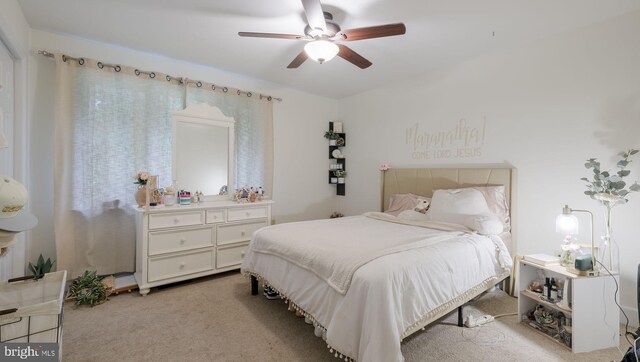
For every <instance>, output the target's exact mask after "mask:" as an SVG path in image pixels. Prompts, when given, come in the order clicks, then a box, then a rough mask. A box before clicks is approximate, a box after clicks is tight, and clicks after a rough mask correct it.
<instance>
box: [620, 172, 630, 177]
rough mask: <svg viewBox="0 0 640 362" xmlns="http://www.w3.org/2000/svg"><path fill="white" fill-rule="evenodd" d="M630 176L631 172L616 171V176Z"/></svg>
mask: <svg viewBox="0 0 640 362" xmlns="http://www.w3.org/2000/svg"><path fill="white" fill-rule="evenodd" d="M630 174H631V170H620V171H618V176H620V177H627V176H629V175H630Z"/></svg>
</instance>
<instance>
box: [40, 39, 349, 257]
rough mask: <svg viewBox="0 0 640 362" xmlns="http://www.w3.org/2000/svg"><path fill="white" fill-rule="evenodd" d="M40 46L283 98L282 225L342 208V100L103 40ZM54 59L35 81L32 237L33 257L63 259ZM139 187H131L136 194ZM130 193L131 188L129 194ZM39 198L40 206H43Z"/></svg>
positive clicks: (277, 181)
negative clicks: (56, 215) (330, 173)
mask: <svg viewBox="0 0 640 362" xmlns="http://www.w3.org/2000/svg"><path fill="white" fill-rule="evenodd" d="M31 38H32V47H33V49H44V50H47V51H50V52H61V53H64V54H67V55H70V56H74V57H86V58H94V59H99V60H102V61H103V62H106V63H116V64H122V65H129V66H134V67H137V68H140V69H144V70H154V71H158V72H163V73H167V74H171V75H174V76H182V77H187V78H190V79H198V80H203V81H209V82H214V83H216V84H219V85H225V86H229V87H234V88H239V89H243V90H249V91H252V92H254V93H255V92H261V93H264V94H270V95H273V96H276V97H282V98H283V101H282V102H274V107H273V112H274V142H275V145H274V159H275V160H274V191H273V198H274V200H275V202H276V203H275V205H274V206H273V217H274V219H275V220H276V222H278V223H281V222H286V221H298V220H307V219H315V218H326V217H328V216H329V215H330V214H331V213H332V212H333V209H334V206H335V197H334V196H333V195H335V190H334V188H333V187H332V186H330V185H328V184H327V179H326V164H327V163H328V160H327V154H326V150H327V145H326V140H325V139H324V138H323V137H322V135H323V133H324V130H325V129H327V127H328V122H329V121H330V120H332V119H335V117H336V115H337V112H338V101H336V100H332V99H328V98H323V97H319V96H314V95H310V94H308V93H303V92H300V91H296V90H293V89H290V88H285V87H282V86H278V85H275V84H272V83H266V82H261V81H258V80H254V79H250V78H247V77H243V76H240V75H235V74H231V73H228V72H223V71H220V70H216V69H213V68H210V67H205V66H201V65H196V64H192V63H187V62H184V61H179V60H173V59H168V58H166V57H161V56H157V55H153V54H148V53H143V52H139V51H135V50H131V49H125V48H120V47H116V46H112V45H107V44H103V43H96V42H91V41H87V40H83V39H78V38H73V37H68V36H62V35H57V34H53V33H48V32H42V31H37V30H32V33H31ZM54 72H55V64H54V61H53V60H51V59H49V58H45V57H42V56H38V55H33V56H32V67H31V77H30V99H31V102H30V109H31V113H32V127H31V141H32V150H31V152H32V155H33V159H34V162H33V163H32V164H31V172H32V175H33V177H32V178H33V182H32V183H33V185H34V187H33V188H32V189H33V190H32V193H33V195H34V197H33V199H34V202H33V205H34V213H35V214H36V216H38V218H39V219H40V224H39V225H38V227H37V228H36V229H35V230H34V231H33V232H32V235H33V237H32V238H31V242H30V244H29V254H30V258H31V259H33V258H34V257H37V256H38V255H39V254H40V253H43V254H44V255H51V256H54V255H55V243H54V236H53V214H52V210H53V193H54V192H55V191H54V189H53V158H52V153H53V152H52V150H53V139H52V134H53V127H54V125H53V85H54V80H55V77H54ZM133 191H134V190H133V188H132V189H131V190H130V192H131V194H132V195H133ZM124 192H126V190H125V191H124ZM35 200H37V203H36V202H35Z"/></svg>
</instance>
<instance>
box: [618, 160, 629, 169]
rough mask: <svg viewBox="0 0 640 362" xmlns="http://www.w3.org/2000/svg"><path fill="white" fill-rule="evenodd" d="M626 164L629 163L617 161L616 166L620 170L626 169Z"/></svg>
mask: <svg viewBox="0 0 640 362" xmlns="http://www.w3.org/2000/svg"><path fill="white" fill-rule="evenodd" d="M628 164H629V161H627V160H620V161H618V163H617V166H618V167H620V168H625V167H627V165H628Z"/></svg>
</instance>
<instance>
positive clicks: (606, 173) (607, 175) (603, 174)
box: [600, 171, 609, 177]
mask: <svg viewBox="0 0 640 362" xmlns="http://www.w3.org/2000/svg"><path fill="white" fill-rule="evenodd" d="M600 174H601V175H602V176H604V177H609V171H602V172H601V173H600Z"/></svg>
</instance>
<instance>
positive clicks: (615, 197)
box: [581, 149, 640, 273]
mask: <svg viewBox="0 0 640 362" xmlns="http://www.w3.org/2000/svg"><path fill="white" fill-rule="evenodd" d="M637 153H638V150H635V149H630V150H627V151H622V152H620V153H618V156H620V157H621V159H620V161H618V162H617V163H616V167H617V168H618V171H617V172H613V171H609V170H604V171H603V170H602V169H601V168H600V162H598V160H597V159H596V158H590V159H588V160H587V162H586V163H585V164H584V167H586V168H587V169H590V170H592V171H593V176H592V178H591V179H589V178H587V177H583V178H581V180H582V181H585V182H586V183H587V185H586V186H587V190H586V191H585V192H584V193H585V195H587V196H589V197H591V198H592V199H594V200H597V201H599V202H600V203H601V204H602V206H604V207H605V208H604V218H605V228H604V231H603V233H602V241H601V245H600V247H599V248H598V259H597V260H598V261H599V262H600V263H601V265H600V266H602V267H604V268H606V269H607V270H609V271H610V272H611V273H617V272H619V271H620V252H619V249H618V245H617V243H616V242H615V239H614V238H613V235H612V228H611V210H612V209H613V207H614V206H616V205H622V204H626V203H627V202H628V201H629V199H628V197H629V194H630V193H631V192H637V191H640V185H639V184H638V181H635V182H634V183H633V184H631V185H628V184H627V183H626V182H625V181H624V179H625V177H627V176H629V175H630V174H631V170H628V169H627V166H629V163H631V160H630V159H629V158H630V157H631V156H633V155H635V154H637Z"/></svg>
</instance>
